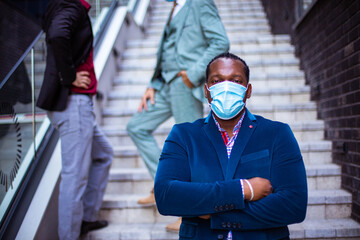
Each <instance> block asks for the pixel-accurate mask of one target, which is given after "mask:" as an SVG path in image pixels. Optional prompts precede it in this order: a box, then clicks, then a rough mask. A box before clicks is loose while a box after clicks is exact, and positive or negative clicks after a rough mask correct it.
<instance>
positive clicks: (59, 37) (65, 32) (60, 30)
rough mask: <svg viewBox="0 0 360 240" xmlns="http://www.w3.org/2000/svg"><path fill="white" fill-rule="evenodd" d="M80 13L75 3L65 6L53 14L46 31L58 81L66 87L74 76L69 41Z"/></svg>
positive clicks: (80, 17) (74, 69)
mask: <svg viewBox="0 0 360 240" xmlns="http://www.w3.org/2000/svg"><path fill="white" fill-rule="evenodd" d="M82 14H83V13H82V12H81V9H80V8H79V7H78V6H75V4H73V5H68V6H65V7H64V8H63V9H62V10H61V11H58V12H57V13H56V14H55V16H54V17H53V19H52V22H51V25H50V27H49V29H48V32H47V40H48V43H49V46H50V47H51V48H52V51H53V53H54V58H55V62H56V68H57V72H58V75H59V79H60V83H61V84H62V85H64V86H68V87H69V86H71V85H72V82H73V81H75V78H76V66H75V64H74V59H73V57H72V56H73V54H72V52H71V49H72V48H71V44H72V43H71V41H72V36H73V34H74V31H75V29H76V26H77V25H78V24H79V22H80V21H81V19H82Z"/></svg>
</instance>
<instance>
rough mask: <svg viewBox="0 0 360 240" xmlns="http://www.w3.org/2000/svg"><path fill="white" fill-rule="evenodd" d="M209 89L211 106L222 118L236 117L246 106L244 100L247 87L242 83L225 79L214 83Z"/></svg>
mask: <svg viewBox="0 0 360 240" xmlns="http://www.w3.org/2000/svg"><path fill="white" fill-rule="evenodd" d="M206 87H207V86H206ZM208 90H209V91H210V95H211V98H212V101H211V103H210V108H211V110H212V111H213V112H214V113H215V115H216V116H217V117H219V118H220V119H223V120H229V119H232V118H234V117H235V116H236V115H238V114H239V113H240V112H241V110H242V109H243V108H244V106H245V103H244V101H243V100H244V97H245V93H246V90H247V87H244V86H243V85H241V84H238V83H234V82H230V81H223V82H220V83H217V84H214V85H212V86H211V87H210V88H208Z"/></svg>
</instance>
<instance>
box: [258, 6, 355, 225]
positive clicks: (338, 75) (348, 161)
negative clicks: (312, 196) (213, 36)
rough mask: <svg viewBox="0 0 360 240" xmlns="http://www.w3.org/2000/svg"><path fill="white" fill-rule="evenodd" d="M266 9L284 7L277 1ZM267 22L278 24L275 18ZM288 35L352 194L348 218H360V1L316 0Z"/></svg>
mask: <svg viewBox="0 0 360 240" xmlns="http://www.w3.org/2000/svg"><path fill="white" fill-rule="evenodd" d="M263 2H266V0H263ZM285 2H287V0H283V3H282V4H283V6H287V3H286V4H285ZM264 6H265V5H264ZM269 7H272V8H277V9H282V6H281V4H280V3H278V2H277V5H276V4H275V3H274V4H272V5H267V6H265V9H266V8H269ZM274 11H275V10H273V11H269V10H267V11H266V12H267V15H268V18H269V19H273V18H279V17H280V18H281V16H282V15H283V14H281V13H277V14H269V13H271V12H274ZM295 15H296V14H295ZM269 22H270V24H271V27H272V28H276V27H277V26H276V25H274V24H272V23H276V22H278V20H270V21H269ZM287 24H292V23H291V22H288V23H287ZM277 31H279V30H276V31H273V32H277ZM287 33H289V34H291V35H292V42H293V44H294V45H295V49H296V54H297V56H298V57H299V59H300V62H301V68H302V69H303V70H304V72H305V76H306V83H307V84H309V85H310V86H311V98H312V100H314V101H316V102H317V105H318V117H319V119H323V120H324V121H325V138H326V139H328V140H331V141H332V143H333V147H332V157H333V161H334V162H335V163H337V164H340V165H341V166H342V187H343V188H344V189H346V190H348V191H350V192H351V193H352V195H353V207H352V217H353V218H354V219H355V220H357V221H359V222H360V1H358V0H338V1H328V0H317V1H314V3H313V5H312V7H311V8H310V9H309V10H308V11H307V13H306V15H305V16H304V17H303V18H302V19H301V20H300V21H299V22H297V23H295V24H293V26H292V29H291V30H290V31H288V32H287Z"/></svg>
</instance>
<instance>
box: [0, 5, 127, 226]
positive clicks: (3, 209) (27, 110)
mask: <svg viewBox="0 0 360 240" xmlns="http://www.w3.org/2000/svg"><path fill="white" fill-rule="evenodd" d="M89 2H90V3H91V4H92V9H91V12H90V13H89V14H90V15H91V20H92V24H93V29H94V35H95V39H96V38H99V35H101V34H102V32H103V29H104V28H105V25H106V23H105V24H104V21H108V19H109V17H108V16H109V15H110V14H111V13H112V12H113V10H114V8H115V7H116V5H117V4H121V5H126V4H127V3H128V1H126V0H124V1H120V2H119V3H118V1H116V0H93V1H89ZM45 57H46V44H45V34H43V33H42V32H41V33H40V34H39V35H38V37H37V38H36V39H35V40H34V41H33V44H31V46H30V47H29V49H28V50H27V51H26V52H25V54H24V55H23V56H22V57H21V58H20V59H19V61H18V62H17V64H16V65H15V66H14V68H13V69H12V71H11V72H10V73H9V74H8V75H7V76H6V77H5V78H4V79H2V80H1V82H0V222H1V223H2V222H3V220H4V217H5V216H6V214H7V211H8V210H9V206H10V205H11V203H12V201H13V200H14V198H15V196H16V194H17V191H18V189H19V187H20V185H21V183H22V180H23V178H24V176H25V175H26V173H27V170H28V168H29V166H30V165H31V163H32V161H33V160H34V159H35V158H36V154H37V150H38V147H39V145H40V143H41V142H42V140H43V138H44V136H45V134H46V132H47V131H48V129H49V128H50V122H49V120H48V118H47V117H46V113H45V112H44V110H42V109H40V108H37V107H36V106H35V104H36V99H37V97H38V94H39V91H40V88H41V85H42V81H43V75H44V71H45V65H46V63H45Z"/></svg>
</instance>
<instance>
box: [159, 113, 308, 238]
mask: <svg viewBox="0 0 360 240" xmlns="http://www.w3.org/2000/svg"><path fill="white" fill-rule="evenodd" d="M252 177H262V178H266V179H269V180H270V182H271V184H272V187H273V189H274V192H273V193H272V194H270V195H268V196H267V197H265V198H263V199H261V200H259V201H254V202H247V201H244V198H243V195H242V188H241V184H240V181H239V179H249V178H252ZM155 198H156V204H157V207H158V210H159V212H160V213H161V214H163V215H171V216H182V217H183V222H182V225H181V228H180V232H179V239H200V240H204V239H206V240H208V239H222V238H223V239H226V235H227V233H228V232H229V230H231V231H232V233H233V239H234V240H240V239H246V240H248V239H256V240H262V239H264V240H265V239H267V240H268V239H288V236H289V230H288V228H287V225H288V224H292V223H298V222H301V221H303V220H304V218H305V215H306V206H307V182H306V173H305V167H304V163H303V159H302V156H301V153H300V149H299V146H298V143H297V141H296V139H295V137H294V135H293V133H292V131H291V129H290V127H289V126H288V125H287V124H284V123H280V122H275V121H271V120H268V119H265V118H263V117H261V116H254V115H252V114H251V113H250V112H249V111H248V110H246V114H245V117H244V120H243V123H242V126H241V128H240V131H239V135H238V137H237V139H236V141H235V143H234V147H233V149H232V152H231V156H230V159H228V157H227V151H226V146H225V144H224V141H223V139H222V137H221V134H220V132H219V130H218V128H217V126H216V124H215V121H214V119H213V117H212V116H211V113H210V114H209V116H208V117H207V118H204V119H199V120H197V121H195V122H193V123H183V124H177V125H174V127H173V129H172V130H171V132H170V134H169V136H168V138H167V139H166V141H165V144H164V148H163V151H162V154H161V157H160V162H159V166H158V170H157V173H156V178H155ZM207 214H211V218H210V220H204V219H200V218H198V216H202V215H207Z"/></svg>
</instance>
